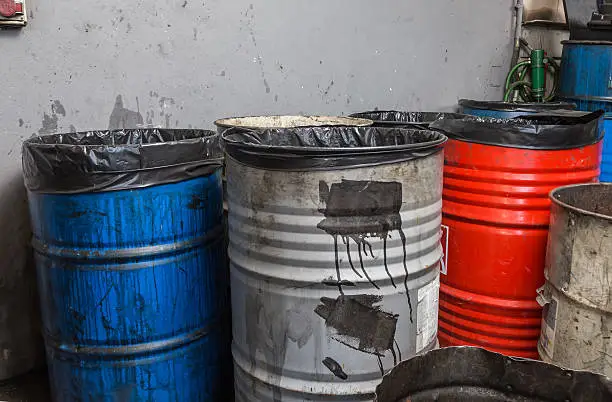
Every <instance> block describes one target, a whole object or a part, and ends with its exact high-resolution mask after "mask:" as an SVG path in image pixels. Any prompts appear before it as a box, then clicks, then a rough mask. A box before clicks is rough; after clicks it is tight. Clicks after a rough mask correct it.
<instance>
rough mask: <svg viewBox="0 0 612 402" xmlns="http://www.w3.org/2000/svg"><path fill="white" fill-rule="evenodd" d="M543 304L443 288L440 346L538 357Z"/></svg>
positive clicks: (442, 286)
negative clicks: (474, 347) (475, 348)
mask: <svg viewBox="0 0 612 402" xmlns="http://www.w3.org/2000/svg"><path fill="white" fill-rule="evenodd" d="M540 320H541V307H540V306H539V305H538V304H537V302H536V301H535V300H533V301H530V300H505V299H501V298H491V297H486V296H483V295H476V294H473V293H470V292H466V291H461V290H458V289H454V288H452V287H450V286H448V285H441V287H440V312H439V333H438V337H439V339H440V345H441V346H443V347H447V346H465V345H469V346H478V347H481V348H484V349H487V350H490V351H492V352H497V353H502V354H504V355H507V356H516V357H525V358H530V359H538V352H537V343H538V338H539V334H540Z"/></svg>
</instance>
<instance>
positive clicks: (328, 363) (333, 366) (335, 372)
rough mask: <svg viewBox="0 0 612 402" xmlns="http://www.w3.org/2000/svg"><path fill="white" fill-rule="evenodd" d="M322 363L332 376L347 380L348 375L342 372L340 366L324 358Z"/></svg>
mask: <svg viewBox="0 0 612 402" xmlns="http://www.w3.org/2000/svg"><path fill="white" fill-rule="evenodd" d="M322 363H323V365H324V366H325V367H327V369H328V370H329V371H331V372H332V374H333V375H335V376H336V377H338V378H339V379H341V380H346V379H347V378H348V375H346V373H345V372H344V370H342V366H341V365H340V363H338V362H337V361H335V360H334V359H332V358H331V357H326V358H325V359H323V362H322Z"/></svg>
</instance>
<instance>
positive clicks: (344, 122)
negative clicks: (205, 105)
mask: <svg viewBox="0 0 612 402" xmlns="http://www.w3.org/2000/svg"><path fill="white" fill-rule="evenodd" d="M265 118H267V119H275V118H278V119H279V120H280V119H282V118H288V119H296V120H299V119H305V120H309V122H305V124H299V123H298V124H296V125H291V126H281V125H259V124H255V125H253V124H248V123H247V120H248V119H265ZM232 120H235V122H234V123H231V121H232ZM240 121H242V122H243V123H244V124H240ZM310 123H312V124H310ZM351 123H352V124H351ZM372 123H373V121H372V120H370V119H363V118H356V117H352V116H324V115H304V116H301V115H260V116H235V117H224V118H222V119H217V120H215V122H214V124H215V126H217V127H219V128H222V129H228V128H233V127H240V128H248V129H255V130H257V129H268V128H297V127H311V126H312V127H317V126H348V125H354V126H363V127H366V126H371V125H372Z"/></svg>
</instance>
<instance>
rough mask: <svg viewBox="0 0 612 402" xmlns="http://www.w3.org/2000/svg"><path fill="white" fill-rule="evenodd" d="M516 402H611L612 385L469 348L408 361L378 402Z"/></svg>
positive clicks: (379, 390) (380, 390)
mask: <svg viewBox="0 0 612 402" xmlns="http://www.w3.org/2000/svg"><path fill="white" fill-rule="evenodd" d="M517 400H518V401H522V402H531V401H533V402H536V401H537V402H540V401H549V402H556V401H559V402H565V401H572V402H604V401H612V381H610V379H609V378H607V377H604V376H602V375H598V374H595V373H591V372H587V371H577V370H567V369H562V368H560V367H558V366H555V365H552V364H548V363H544V362H541V361H537V360H531V359H521V358H513V357H508V356H504V355H501V354H499V353H493V352H489V351H487V350H484V349H481V348H475V347H465V346H464V347H449V348H442V349H437V350H432V351H430V352H428V353H426V354H423V355H420V356H416V357H414V358H412V359H410V360H406V361H403V362H401V363H400V364H398V365H397V366H396V367H395V368H394V369H393V370H391V372H389V374H387V375H385V376H384V377H383V380H382V383H381V384H380V385H378V387H376V401H377V402H399V401H402V402H403V401H410V402H425V401H454V402H463V401H465V402H468V401H481V402H493V401H494V402H497V401H500V402H501V401H503V402H510V401H517Z"/></svg>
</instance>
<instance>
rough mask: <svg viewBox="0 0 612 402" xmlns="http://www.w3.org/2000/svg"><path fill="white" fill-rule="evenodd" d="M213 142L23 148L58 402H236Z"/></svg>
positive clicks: (195, 134)
mask: <svg viewBox="0 0 612 402" xmlns="http://www.w3.org/2000/svg"><path fill="white" fill-rule="evenodd" d="M213 138H216V134H215V133H213V132H209V131H201V130H134V131H133V132H127V131H121V132H104V133H100V132H98V133H75V134H65V135H54V136H48V137H35V138H33V139H30V140H28V141H27V142H26V143H25V144H24V147H23V155H24V156H23V157H24V163H23V166H24V175H25V182H26V186H27V188H28V197H29V206H30V215H31V220H32V229H33V234H34V238H33V246H34V249H35V254H36V255H35V257H36V266H37V275H38V283H39V291H40V299H41V306H42V316H43V328H44V335H45V345H46V349H47V358H48V367H49V376H50V382H51V388H52V395H53V398H54V400H55V401H57V402H63V401H109V402H110V401H162V402H165V401H173V402H174V401H176V402H184V401H213V400H227V399H229V398H230V395H228V394H227V392H228V390H229V391H230V392H231V383H232V382H231V370H232V367H231V355H230V349H229V348H230V335H229V321H228V318H229V317H228V313H229V311H228V308H229V304H228V303H229V300H228V286H229V285H228V283H229V281H228V272H227V269H226V251H225V247H224V242H225V239H224V228H223V207H222V205H223V203H222V185H221V170H220V166H221V164H220V161H219V160H218V159H217V158H216V155H215V154H214V150H213V146H214V141H213ZM224 384H225V385H224ZM228 384H229V386H228Z"/></svg>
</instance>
